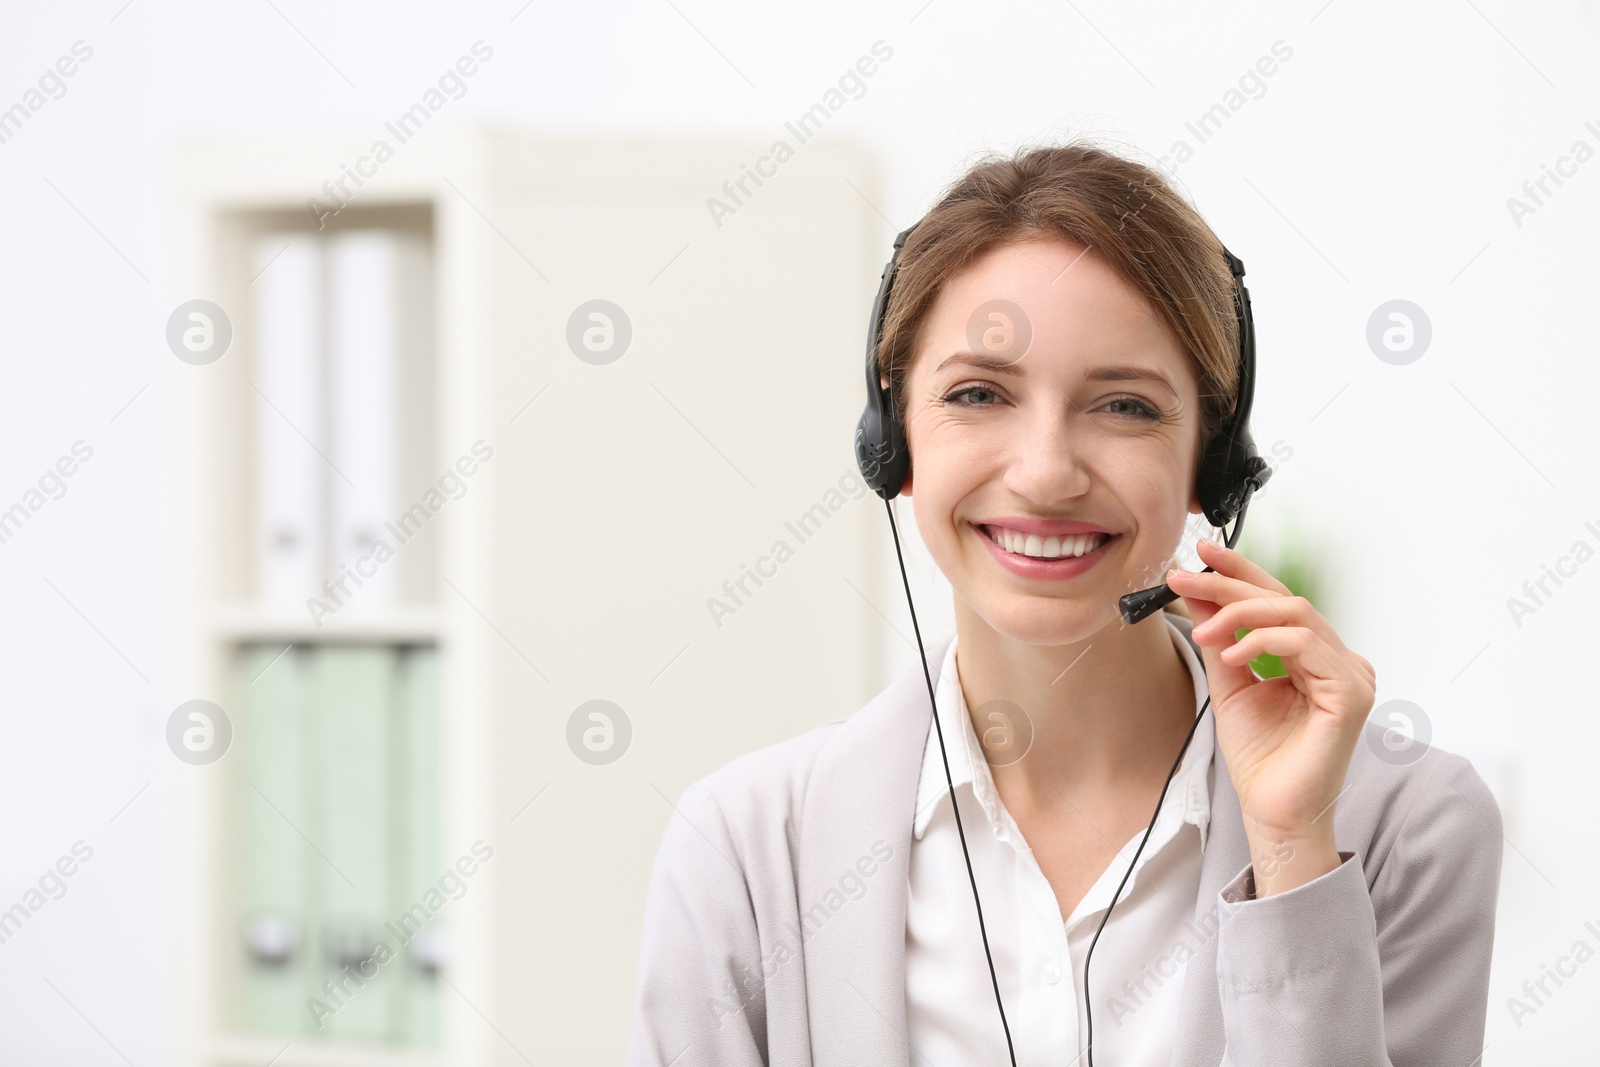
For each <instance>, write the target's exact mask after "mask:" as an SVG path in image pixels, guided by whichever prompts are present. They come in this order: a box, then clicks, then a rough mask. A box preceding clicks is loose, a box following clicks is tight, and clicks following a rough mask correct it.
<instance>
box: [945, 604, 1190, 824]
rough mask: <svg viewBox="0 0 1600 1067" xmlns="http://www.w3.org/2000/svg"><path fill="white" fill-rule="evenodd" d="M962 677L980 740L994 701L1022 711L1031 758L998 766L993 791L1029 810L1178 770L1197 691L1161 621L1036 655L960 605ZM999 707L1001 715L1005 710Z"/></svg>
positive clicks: (1116, 623) (1140, 784)
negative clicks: (1016, 798) (1017, 798)
mask: <svg viewBox="0 0 1600 1067" xmlns="http://www.w3.org/2000/svg"><path fill="white" fill-rule="evenodd" d="M956 634H957V638H958V640H957V644H956V669H957V672H958V674H959V675H960V684H961V690H962V693H963V695H964V696H965V698H966V703H967V713H968V715H969V716H971V718H972V724H973V730H974V732H975V733H976V734H977V735H978V737H979V738H980V739H982V738H983V737H984V734H985V731H986V730H988V729H990V728H992V727H993V726H994V725H995V722H994V721H992V720H989V719H988V718H987V717H986V711H989V710H993V709H986V707H985V705H988V704H989V703H990V702H991V701H995V700H1004V701H1008V702H1010V703H1011V704H1014V705H1016V706H1017V707H1019V708H1021V709H1022V711H1023V713H1024V714H1025V715H1026V717H1027V721H1028V724H1029V725H1031V728H1032V739H1031V742H1030V744H1029V747H1028V749H1027V753H1026V755H1025V756H1023V757H1022V758H1021V759H1017V760H1015V761H1012V760H1010V759H1009V758H1000V759H992V760H991V761H990V763H991V766H990V770H991V773H992V774H993V775H994V779H995V782H996V784H997V786H1000V785H1002V784H1003V786H1004V791H1005V792H1008V793H1016V791H1019V790H1020V794H1021V795H1022V796H1024V797H1027V798H1029V799H1030V800H1048V799H1050V798H1052V797H1053V796H1055V795H1056V792H1057V790H1061V791H1065V792H1067V793H1069V794H1073V795H1076V794H1078V793H1080V792H1083V791H1088V792H1091V793H1093V792H1104V791H1116V790H1117V789H1119V788H1140V789H1142V788H1144V787H1145V786H1146V785H1147V784H1148V781H1149V780H1151V779H1152V778H1156V777H1160V778H1163V779H1164V777H1165V775H1166V774H1167V772H1168V771H1170V770H1171V769H1172V763H1173V760H1174V759H1176V758H1177V755H1178V750H1179V749H1180V748H1181V747H1183V740H1184V737H1185V736H1187V734H1188V732H1189V728H1190V726H1192V725H1193V723H1194V715H1195V706H1194V681H1193V678H1192V677H1191V676H1190V674H1189V670H1188V667H1187V666H1186V665H1185V663H1184V660H1183V658H1182V656H1181V654H1180V653H1179V652H1178V650H1177V648H1175V647H1174V645H1173V640H1172V633H1171V631H1170V627H1169V626H1168V624H1167V622H1166V619H1165V618H1164V617H1163V616H1162V613H1159V612H1158V613H1156V614H1155V615H1152V616H1151V617H1150V618H1148V619H1146V620H1145V621H1144V622H1142V623H1140V624H1137V625H1133V626H1127V625H1125V624H1123V622H1122V620H1121V619H1120V618H1115V619H1113V620H1112V621H1111V622H1110V623H1108V624H1107V625H1106V626H1105V627H1104V628H1102V629H1101V630H1100V631H1098V632H1096V633H1094V634H1092V635H1090V636H1089V637H1088V638H1086V639H1084V640H1083V641H1080V642H1078V643H1075V644H1068V645H1034V644H1028V643H1025V642H1022V641H1016V640H1013V639H1011V638H1009V637H1006V636H1004V635H1003V634H1000V633H998V632H996V631H995V630H994V629H993V628H992V627H991V626H989V624H988V623H986V622H984V621H983V619H981V618H980V617H978V616H977V615H976V614H974V613H972V612H971V611H970V609H968V608H966V606H965V605H963V604H961V602H960V601H959V599H958V600H957V608H956ZM1002 707H1003V706H1002Z"/></svg>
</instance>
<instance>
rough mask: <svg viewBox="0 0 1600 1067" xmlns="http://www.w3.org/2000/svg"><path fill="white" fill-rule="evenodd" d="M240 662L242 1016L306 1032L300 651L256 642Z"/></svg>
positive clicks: (280, 1029) (250, 1024)
mask: <svg viewBox="0 0 1600 1067" xmlns="http://www.w3.org/2000/svg"><path fill="white" fill-rule="evenodd" d="M280 653H281V655H280ZM239 668H240V670H239V674H240V679H239V687H238V692H239V694H240V697H239V701H238V704H237V705H236V706H237V707H238V708H239V712H240V714H239V716H238V719H239V721H238V723H237V731H236V732H237V736H236V737H235V740H234V743H235V745H237V746H238V748H237V750H238V753H239V756H240V757H241V758H240V760H239V762H240V764H242V769H241V772H240V773H241V775H242V777H243V779H244V780H243V782H241V783H240V784H241V787H242V795H241V796H240V798H239V808H238V815H237V818H238V827H239V839H240V841H241V843H242V846H243V847H242V849H241V853H240V856H239V870H238V873H239V886H240V901H239V903H240V908H239V922H238V925H237V927H236V930H235V934H236V941H235V944H236V945H237V946H238V950H239V958H240V961H241V966H242V967H243V974H242V976H241V981H240V984H239V991H240V1004H239V1015H240V1021H241V1022H242V1024H243V1025H244V1026H245V1028H247V1029H249V1030H253V1031H256V1032H259V1033H271V1034H284V1033H300V1032H303V1031H304V1030H305V1029H306V1025H305V1024H306V1021H307V1013H306V1006H305V988H306V986H307V985H308V983H309V980H310V975H311V972H310V969H309V966H308V955H307V953H306V950H305V942H306V935H307V930H306V925H305V913H304V906H305V901H304V895H305V893H304V891H305V881H306V874H307V870H308V868H307V862H306V861H307V856H306V852H307V850H306V848H305V842H304V841H303V840H302V839H301V837H300V835H299V833H297V832H296V830H295V827H296V826H303V825H304V824H306V823H307V822H309V821H310V813H309V811H308V810H307V806H306V803H305V796H304V794H305V776H304V774H303V773H302V772H303V760H302V752H303V747H304V740H303V738H302V735H301V715H300V709H301V705H302V703H303V701H304V699H305V688H304V687H305V678H304V671H303V664H302V656H301V655H300V653H299V650H291V651H288V652H285V651H284V650H283V648H282V647H281V646H280V647H272V646H256V647H251V648H247V649H245V650H244V653H243V655H242V656H241V657H240V661H239ZM311 860H312V861H313V862H318V861H317V860H316V857H315V856H312V857H311Z"/></svg>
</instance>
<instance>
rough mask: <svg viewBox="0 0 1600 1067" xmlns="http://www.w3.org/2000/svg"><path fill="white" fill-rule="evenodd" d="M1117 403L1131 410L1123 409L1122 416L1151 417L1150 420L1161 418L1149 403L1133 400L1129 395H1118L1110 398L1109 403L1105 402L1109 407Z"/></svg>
mask: <svg viewBox="0 0 1600 1067" xmlns="http://www.w3.org/2000/svg"><path fill="white" fill-rule="evenodd" d="M1117 404H1122V405H1125V406H1126V408H1127V409H1131V410H1125V413H1124V415H1123V417H1124V418H1142V419H1151V420H1159V419H1160V418H1161V413H1160V412H1159V411H1156V410H1155V409H1154V408H1152V407H1151V406H1150V405H1149V404H1146V403H1145V402H1144V401H1142V400H1135V399H1134V398H1133V397H1131V396H1122V397H1118V398H1117V399H1115V400H1112V401H1110V402H1109V403H1107V404H1106V407H1107V408H1110V407H1112V406H1114V405H1117Z"/></svg>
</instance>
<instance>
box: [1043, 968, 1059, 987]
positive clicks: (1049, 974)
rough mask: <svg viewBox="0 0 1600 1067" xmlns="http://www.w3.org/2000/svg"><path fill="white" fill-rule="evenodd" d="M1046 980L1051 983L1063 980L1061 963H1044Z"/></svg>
mask: <svg viewBox="0 0 1600 1067" xmlns="http://www.w3.org/2000/svg"><path fill="white" fill-rule="evenodd" d="M1044 980H1045V981H1046V982H1049V983H1050V984H1051V985H1055V984H1056V983H1057V982H1059V981H1061V964H1059V963H1047V964H1045V965H1044Z"/></svg>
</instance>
